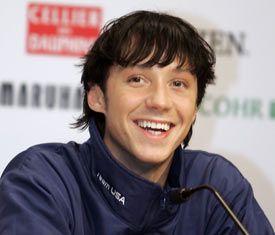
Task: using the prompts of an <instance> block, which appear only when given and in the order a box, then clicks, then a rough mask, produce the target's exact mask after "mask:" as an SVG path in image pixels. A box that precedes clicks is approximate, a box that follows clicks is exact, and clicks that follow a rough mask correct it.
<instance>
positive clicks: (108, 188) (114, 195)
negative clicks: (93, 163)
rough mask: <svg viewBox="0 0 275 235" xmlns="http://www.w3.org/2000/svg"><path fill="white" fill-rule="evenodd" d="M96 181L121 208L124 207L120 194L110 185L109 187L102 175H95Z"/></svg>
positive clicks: (123, 198) (123, 199)
mask: <svg viewBox="0 0 275 235" xmlns="http://www.w3.org/2000/svg"><path fill="white" fill-rule="evenodd" d="M96 177H97V179H98V180H99V182H100V183H101V184H102V186H103V187H104V188H105V189H107V190H108V192H109V193H111V195H112V196H113V197H114V198H115V199H116V200H117V201H118V202H120V203H121V204H122V205H123V206H124V205H125V197H124V196H122V195H121V193H120V192H118V191H117V190H116V189H115V188H114V187H113V186H112V185H110V184H109V183H108V182H107V181H106V180H105V179H104V178H103V177H102V175H101V174H100V173H99V172H98V173H97V175H96Z"/></svg>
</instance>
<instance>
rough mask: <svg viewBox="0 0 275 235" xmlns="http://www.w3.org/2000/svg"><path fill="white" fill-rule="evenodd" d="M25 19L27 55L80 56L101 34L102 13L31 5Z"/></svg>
mask: <svg viewBox="0 0 275 235" xmlns="http://www.w3.org/2000/svg"><path fill="white" fill-rule="evenodd" d="M27 17H28V28H27V43H26V47H27V52H28V53H30V54H47V55H62V56H82V55H84V54H85V53H86V52H87V50H88V49H89V47H90V46H91V45H92V44H93V43H94V41H95V40H96V38H97V37H98V35H99V33H100V29H101V23H102V9H101V8H100V7H84V6H68V5H57V4H41V3H30V4H29V5H28V10H27Z"/></svg>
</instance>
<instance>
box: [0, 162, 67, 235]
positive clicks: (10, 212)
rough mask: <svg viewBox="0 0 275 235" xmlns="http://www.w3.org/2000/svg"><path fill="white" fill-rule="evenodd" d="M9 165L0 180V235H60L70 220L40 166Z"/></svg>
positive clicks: (45, 169) (25, 164) (46, 173)
mask: <svg viewBox="0 0 275 235" xmlns="http://www.w3.org/2000/svg"><path fill="white" fill-rule="evenodd" d="M17 163H18V162H16V164H14V165H15V166H13V163H12V164H10V165H11V166H10V167H9V169H8V170H6V171H5V172H4V174H3V175H2V178H1V179H0V234H1V235H19V234H20V235H49V234H51V235H64V234H66V235H67V234H71V233H70V219H69V218H70V216H69V213H68V211H67V210H66V206H65V204H64V202H63V200H62V197H61V196H60V197H59V196H58V193H54V192H58V190H60V189H58V187H57V186H56V182H54V179H52V178H51V177H50V176H49V174H50V171H48V169H47V168H46V167H44V166H43V167H40V166H39V164H40V165H43V163H39V164H36V166H35V167H34V164H33V163H31V162H30V160H28V159H27V160H26V159H25V161H24V162H23V163H20V164H17Z"/></svg>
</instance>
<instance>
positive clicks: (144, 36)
mask: <svg viewBox="0 0 275 235" xmlns="http://www.w3.org/2000/svg"><path fill="white" fill-rule="evenodd" d="M152 17H153V18H154V17H155V18H154V19H152ZM113 26H114V25H113ZM113 28H114V27H113ZM115 28H120V30H119V32H120V35H119V36H118V37H115V35H113V36H114V38H113V39H115V40H114V44H113V48H112V51H113V52H114V53H113V55H115V56H114V57H113V58H114V63H116V64H118V65H120V66H123V67H127V66H133V65H136V64H142V65H144V66H148V67H149V66H153V65H159V66H161V67H163V66H166V65H168V64H171V63H172V62H173V61H175V60H176V61H177V62H178V67H182V66H183V65H184V63H185V62H186V60H187V59H188V62H189V63H190V64H189V65H190V66H191V68H192V67H193V64H192V63H191V61H189V59H190V58H189V57H190V53H189V52H190V51H191V50H190V49H189V48H190V47H192V46H191V45H189V42H190V39H189V40H187V38H186V37H189V35H186V32H183V31H184V30H183V29H182V26H181V25H179V24H178V22H176V21H175V20H174V19H173V18H170V19H168V20H167V19H165V20H163V18H161V17H159V16H158V15H153V16H152V15H148V19H147V20H146V19H143V20H140V19H139V18H138V17H137V18H135V19H132V22H128V25H123V22H120V23H118V24H117V25H115ZM193 50H194V48H193Z"/></svg>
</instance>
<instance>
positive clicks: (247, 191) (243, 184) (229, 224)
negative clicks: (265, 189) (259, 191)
mask: <svg viewBox="0 0 275 235" xmlns="http://www.w3.org/2000/svg"><path fill="white" fill-rule="evenodd" d="M224 198H225V201H226V202H227V203H228V204H229V206H230V208H231V209H232V210H233V212H234V213H235V215H236V216H237V218H238V219H239V220H240V222H241V223H242V224H243V225H244V227H245V228H246V229H247V231H248V232H249V234H250V235H260V234H261V235H274V231H273V228H272V226H271V224H270V223H269V221H268V219H267V217H266V216H265V214H264V212H263V211H262V209H261V208H260V206H259V204H258V203H257V201H256V199H255V197H254V194H253V190H252V188H251V185H250V184H249V183H248V182H247V180H246V179H244V178H243V179H242V180H241V181H240V182H239V183H238V184H236V185H235V186H234V187H233V189H232V190H231V191H230V192H229V193H228V194H227V195H224ZM213 205H214V206H213V210H212V213H211V216H210V220H209V223H208V226H207V229H208V230H207V232H206V234H228V235H236V234H240V235H241V234H242V233H241V232H240V229H239V228H238V227H237V226H236V225H235V224H234V222H233V220H232V219H231V217H229V215H228V214H227V213H225V210H224V209H223V208H222V206H221V205H220V204H219V203H218V202H216V203H213Z"/></svg>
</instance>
